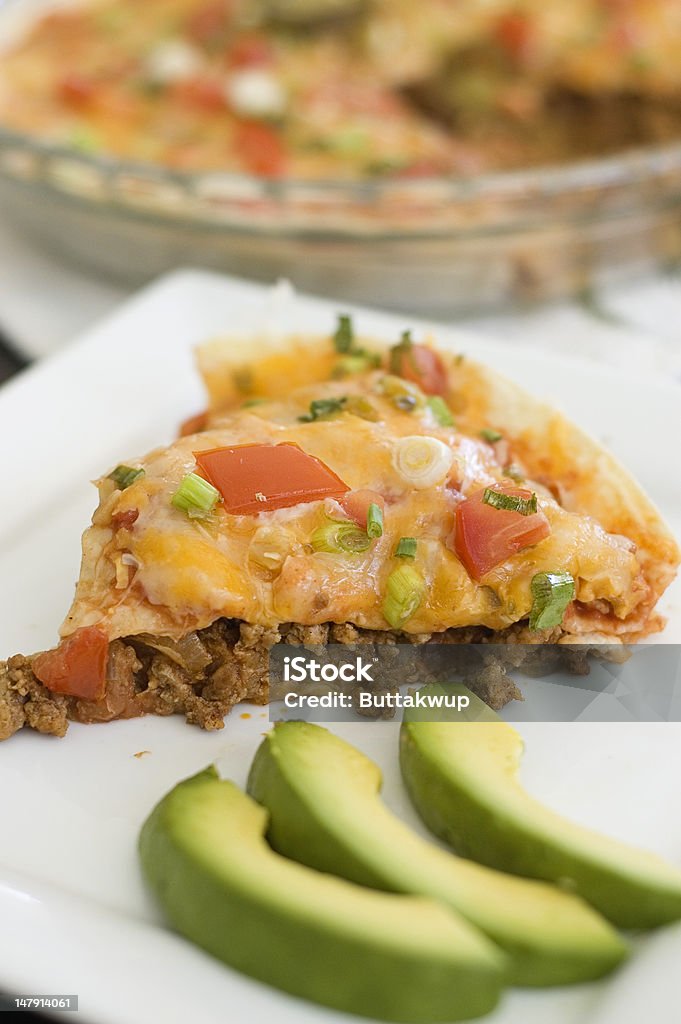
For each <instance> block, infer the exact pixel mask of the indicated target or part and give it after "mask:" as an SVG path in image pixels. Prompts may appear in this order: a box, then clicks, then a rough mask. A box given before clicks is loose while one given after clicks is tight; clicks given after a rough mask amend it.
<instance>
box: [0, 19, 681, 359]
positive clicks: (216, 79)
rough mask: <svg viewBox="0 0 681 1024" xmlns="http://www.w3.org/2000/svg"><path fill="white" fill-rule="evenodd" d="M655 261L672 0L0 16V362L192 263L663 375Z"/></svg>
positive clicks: (678, 231)
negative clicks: (0, 342) (0, 354)
mask: <svg viewBox="0 0 681 1024" xmlns="http://www.w3.org/2000/svg"><path fill="white" fill-rule="evenodd" d="M680 260H681V5H680V4H679V3H678V0H572V2H571V3H569V4H565V3H562V2H560V0H418V3H416V2H415V0H144V2H143V3H140V2H139V0H61V2H60V0H0V275H1V276H0V331H2V334H3V338H4V349H5V352H6V353H7V354H6V356H5V357H4V358H5V371H4V372H8V368H10V369H11V368H12V367H13V366H15V365H17V362H16V361H15V362H12V355H11V353H12V352H13V353H14V355H15V356H16V357H17V360H21V359H22V358H23V359H32V358H38V357H41V356H44V355H46V354H49V353H50V352H52V351H54V350H55V349H57V348H59V347H60V346H61V345H63V344H66V343H67V342H68V340H70V338H72V337H73V336H74V334H75V333H77V332H78V331H80V330H82V329H83V328H85V327H87V326H88V325H89V324H90V323H92V322H93V321H94V320H95V319H97V318H98V317H99V316H101V315H103V314H104V313H106V312H107V311H108V310H109V309H111V308H112V307H113V306H115V305H116V304H117V303H118V302H120V301H121V300H122V299H123V298H125V297H126V296H127V295H128V294H130V292H131V291H132V290H133V289H135V288H136V287H138V286H140V285H141V284H144V283H145V282H147V281H149V280H151V279H153V278H154V277H156V276H157V275H159V274H161V273H163V272H165V271H168V270H172V269H174V268H176V267H179V266H187V265H192V266H203V267H210V268H214V269H217V270H222V271H226V272H230V273H235V274H238V275H241V276H245V277H253V278H258V279H260V280H264V281H273V280H276V279H277V278H279V277H287V278H289V279H290V280H291V281H293V283H294V284H295V285H296V286H297V287H299V288H301V289H304V290H308V291H311V292H314V293H317V294H322V295H328V296H333V297H338V298H339V299H340V300H343V301H350V300H355V301H360V302H364V303H367V304H371V305H377V306H384V307H390V308H396V309H400V310H403V311H405V312H406V313H411V314H420V315H425V316H427V317H430V318H434V319H441V320H447V321H448V322H452V321H455V320H456V321H465V322H466V323H467V325H468V326H473V327H474V329H479V330H482V331H489V332H492V333H494V334H497V335H502V336H506V337H508V338H509V339H520V340H522V341H523V342H524V343H525V344H536V345H539V346H541V347H543V348H546V347H549V348H550V347H551V346H553V347H555V348H557V349H560V350H566V349H569V350H570V351H572V352H575V353H577V354H582V355H586V356H589V357H595V358H598V359H601V360H603V359H605V360H606V361H609V362H613V363H618V364H623V365H626V366H629V367H633V368H634V369H635V370H637V371H638V370H639V369H652V370H658V371H659V370H661V371H662V372H665V373H669V372H671V373H673V374H675V375H678V374H679V371H680V370H681V357H680V356H679V354H678V344H677V343H678V340H679V333H680V331H679V328H678V327H677V325H678V324H679V323H680V322H681V300H680V299H679V289H678V273H679V261H680ZM0 372H2V371H0Z"/></svg>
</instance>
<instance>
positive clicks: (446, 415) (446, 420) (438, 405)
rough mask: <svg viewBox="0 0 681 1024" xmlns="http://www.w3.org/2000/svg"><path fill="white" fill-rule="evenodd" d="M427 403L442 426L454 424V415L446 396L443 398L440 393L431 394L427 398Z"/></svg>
mask: <svg viewBox="0 0 681 1024" xmlns="http://www.w3.org/2000/svg"><path fill="white" fill-rule="evenodd" d="M426 405H427V406H428V408H429V409H430V411H431V412H432V414H433V416H434V417H435V419H436V420H437V422H438V423H439V424H440V426H441V427H453V426H454V417H453V416H452V413H451V410H450V408H449V406H448V405H447V403H446V402H445V400H444V398H441V397H440V395H431V397H430V398H429V399H427V401H426Z"/></svg>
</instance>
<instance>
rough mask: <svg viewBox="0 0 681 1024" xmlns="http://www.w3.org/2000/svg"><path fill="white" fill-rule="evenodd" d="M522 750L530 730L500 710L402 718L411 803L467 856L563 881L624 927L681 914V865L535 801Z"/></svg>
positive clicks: (657, 922)
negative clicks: (483, 716)
mask: <svg viewBox="0 0 681 1024" xmlns="http://www.w3.org/2000/svg"><path fill="white" fill-rule="evenodd" d="M475 701H477V698H474V697H473V696H472V695H471V702H472V705H473V703H474V702H475ZM471 710H473V711H474V710H475V709H474V708H473V706H472V708H471ZM522 752H523V741H522V738H521V737H520V735H519V734H518V732H516V730H515V729H513V728H512V726H510V725H508V724H507V723H506V722H503V721H501V720H500V719H497V721H494V722H490V721H483V720H480V721H451V720H450V721H416V720H414V719H413V718H412V719H410V718H409V716H405V720H404V722H403V723H402V728H401V734H400V763H401V767H402V776H403V778H404V781H405V784H406V786H407V789H408V791H409V794H410V796H411V799H412V802H413V804H414V806H415V808H416V810H417V811H418V813H419V814H420V816H421V818H422V819H423V821H424V823H425V824H426V825H427V826H428V828H429V829H430V830H431V831H432V832H434V833H435V835H437V836H439V837H440V838H441V839H444V840H445V842H447V843H449V845H450V846H452V847H453V848H454V849H455V850H456V852H457V853H459V854H460V855H461V856H462V857H469V858H471V859H472V860H476V861H478V862H479V863H480V864H486V865H489V866H490V867H493V868H499V869H501V870H503V871H510V872H512V873H513V874H516V875H524V876H526V877H528V878H540V879H545V880H548V881H553V882H558V883H560V884H561V885H563V886H565V887H566V888H569V889H570V890H572V891H574V892H577V893H579V894H580V895H581V896H582V897H583V898H584V899H586V900H588V902H589V903H591V905H592V906H593V907H595V908H596V909H597V910H599V911H600V912H601V913H602V914H603V915H604V916H605V917H607V918H608V919H609V920H610V921H612V922H613V924H615V925H617V926H619V927H621V928H633V929H639V928H654V927H656V926H658V925H663V924H666V923H668V922H670V921H674V920H676V919H677V918H681V871H680V870H678V869H676V868H674V867H672V866H671V865H670V864H667V863H666V862H665V861H664V860H662V858H660V857H658V856H656V855H654V854H652V853H648V852H646V851H643V850H638V849H635V848H634V847H629V846H627V845H626V844H624V843H621V842H618V841H617V840H615V839H611V838H609V837H606V836H603V835H600V834H599V833H597V832H592V831H591V830H589V829H586V828H582V827H581V826H579V825H575V824H573V823H572V822H570V821H568V820H566V819H565V818H562V817H561V816H560V815H558V814H556V813H555V812H553V811H551V810H550V809H548V808H547V807H545V806H544V805H543V804H541V803H540V802H539V801H537V800H535V799H534V798H533V797H531V796H530V795H529V794H528V793H527V792H526V791H525V790H524V789H523V788H522V786H521V785H520V783H519V781H518V778H517V772H518V767H519V764H520V760H521V756H522Z"/></svg>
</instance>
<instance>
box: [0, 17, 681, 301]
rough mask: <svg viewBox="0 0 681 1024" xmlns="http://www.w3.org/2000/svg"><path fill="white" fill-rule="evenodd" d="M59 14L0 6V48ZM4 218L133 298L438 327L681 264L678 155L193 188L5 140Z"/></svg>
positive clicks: (191, 181)
mask: <svg viewBox="0 0 681 1024" xmlns="http://www.w3.org/2000/svg"><path fill="white" fill-rule="evenodd" d="M53 6H55V4H54V2H52V3H50V2H49V0H48V2H46V0H5V2H4V3H0V48H1V47H2V46H4V45H6V44H7V43H9V42H10V41H11V40H12V39H13V38H15V37H16V33H17V31H19V30H20V27H21V26H22V25H23V24H25V23H26V20H27V19H30V18H32V17H35V16H36V15H39V14H40V13H43V12H44V11H45V10H47V9H49V8H50V7H53ZM0 204H2V215H3V216H4V217H5V218H6V219H8V220H10V221H12V222H13V223H15V224H18V225H20V226H21V227H22V229H24V230H25V231H26V232H28V233H29V234H31V235H32V236H34V237H35V238H37V239H38V240H39V241H40V242H41V243H42V244H44V246H45V247H46V248H49V249H51V250H53V251H55V252H57V253H59V254H60V256H62V257H64V258H67V259H69V260H71V261H73V262H75V263H77V264H79V265H80V266H82V267H84V268H86V269H88V270H90V271H92V272H96V273H99V274H103V275H106V276H109V277H111V278H114V279H117V280H120V281H123V282H125V283H128V284H139V283H142V282H144V281H145V280H148V279H150V278H152V277H155V276H156V275H158V274H160V273H162V272H164V271H166V270H168V269H171V268H173V267H177V266H178V265H187V264H192V265H195V266H203V267H209V268H216V269H220V270H223V271H228V272H231V273H235V274H239V275H242V276H247V277H254V278H258V279H261V280H272V279H274V278H277V277H287V278H289V279H290V280H291V281H292V282H293V283H294V284H295V285H296V286H297V287H299V288H301V289H304V290H307V291H311V292H321V293H324V294H327V295H331V296H338V297H342V298H343V299H346V300H355V301H358V302H364V303H370V304H373V305H381V306H386V307H392V308H397V309H402V310H406V311H413V312H421V313H423V312H426V313H428V314H429V315H431V316H448V315H452V314H460V313H467V312H472V311H475V310H480V309H484V308H490V307H493V306H498V305H503V304H508V303H517V302H531V301H537V300H545V299H549V298H556V297H560V296H564V295H569V294H576V293H583V292H586V291H588V290H589V289H591V288H593V287H595V286H597V285H599V284H601V283H602V282H603V281H604V280H608V279H612V278H614V277H623V276H626V275H632V274H635V273H639V272H641V271H642V270H644V269H646V268H649V267H651V266H653V265H656V264H658V265H659V264H663V265H665V266H667V265H670V264H673V263H674V262H675V261H677V260H678V259H679V258H681V142H680V143H678V144H671V145H670V144H666V145H664V146H655V147H649V148H642V149H638V150H631V151H627V152H624V153H622V154H618V155H616V156H610V157H607V158H602V159H594V160H587V161H580V162H576V163H568V164H564V165H561V166H552V167H546V168H539V169H537V168H532V169H530V170H526V171H525V170H523V171H510V172H501V173H493V174H489V173H487V174H483V175H479V176H476V177H471V178H461V177H457V178H453V177H452V178H444V177H443V178H420V179H367V180H362V181H359V182H358V181H342V182H334V181H328V180H324V181H303V180H293V179H289V178H283V179H266V178H258V177H255V176H251V175H244V174H236V173H222V172H215V171H211V172H183V171H177V170H171V169H168V168H165V167H163V166H160V165H153V164H139V163H129V162H125V161H122V160H118V159H113V158H109V157H104V156H97V155H92V154H90V153H87V154H86V153H82V152H79V151H77V150H76V149H69V148H65V147H63V146H58V145H53V144H50V143H46V142H44V141H41V140H40V139H39V138H37V137H35V136H29V135H25V134H19V133H17V132H14V131H9V130H6V129H4V128H2V126H0Z"/></svg>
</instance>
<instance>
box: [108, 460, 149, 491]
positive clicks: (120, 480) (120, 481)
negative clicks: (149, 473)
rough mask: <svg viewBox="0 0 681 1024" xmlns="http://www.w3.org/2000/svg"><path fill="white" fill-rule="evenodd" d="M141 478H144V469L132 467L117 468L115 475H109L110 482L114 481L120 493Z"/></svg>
mask: <svg viewBox="0 0 681 1024" xmlns="http://www.w3.org/2000/svg"><path fill="white" fill-rule="evenodd" d="M141 476H144V470H143V469H133V468H132V466H116V468H115V469H114V471H113V473H109V480H113V482H114V483H115V484H116V487H117V488H118V490H119V491H124V490H125V489H126V487H129V486H130V484H134V482H135V480H139V478H140V477H141Z"/></svg>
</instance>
